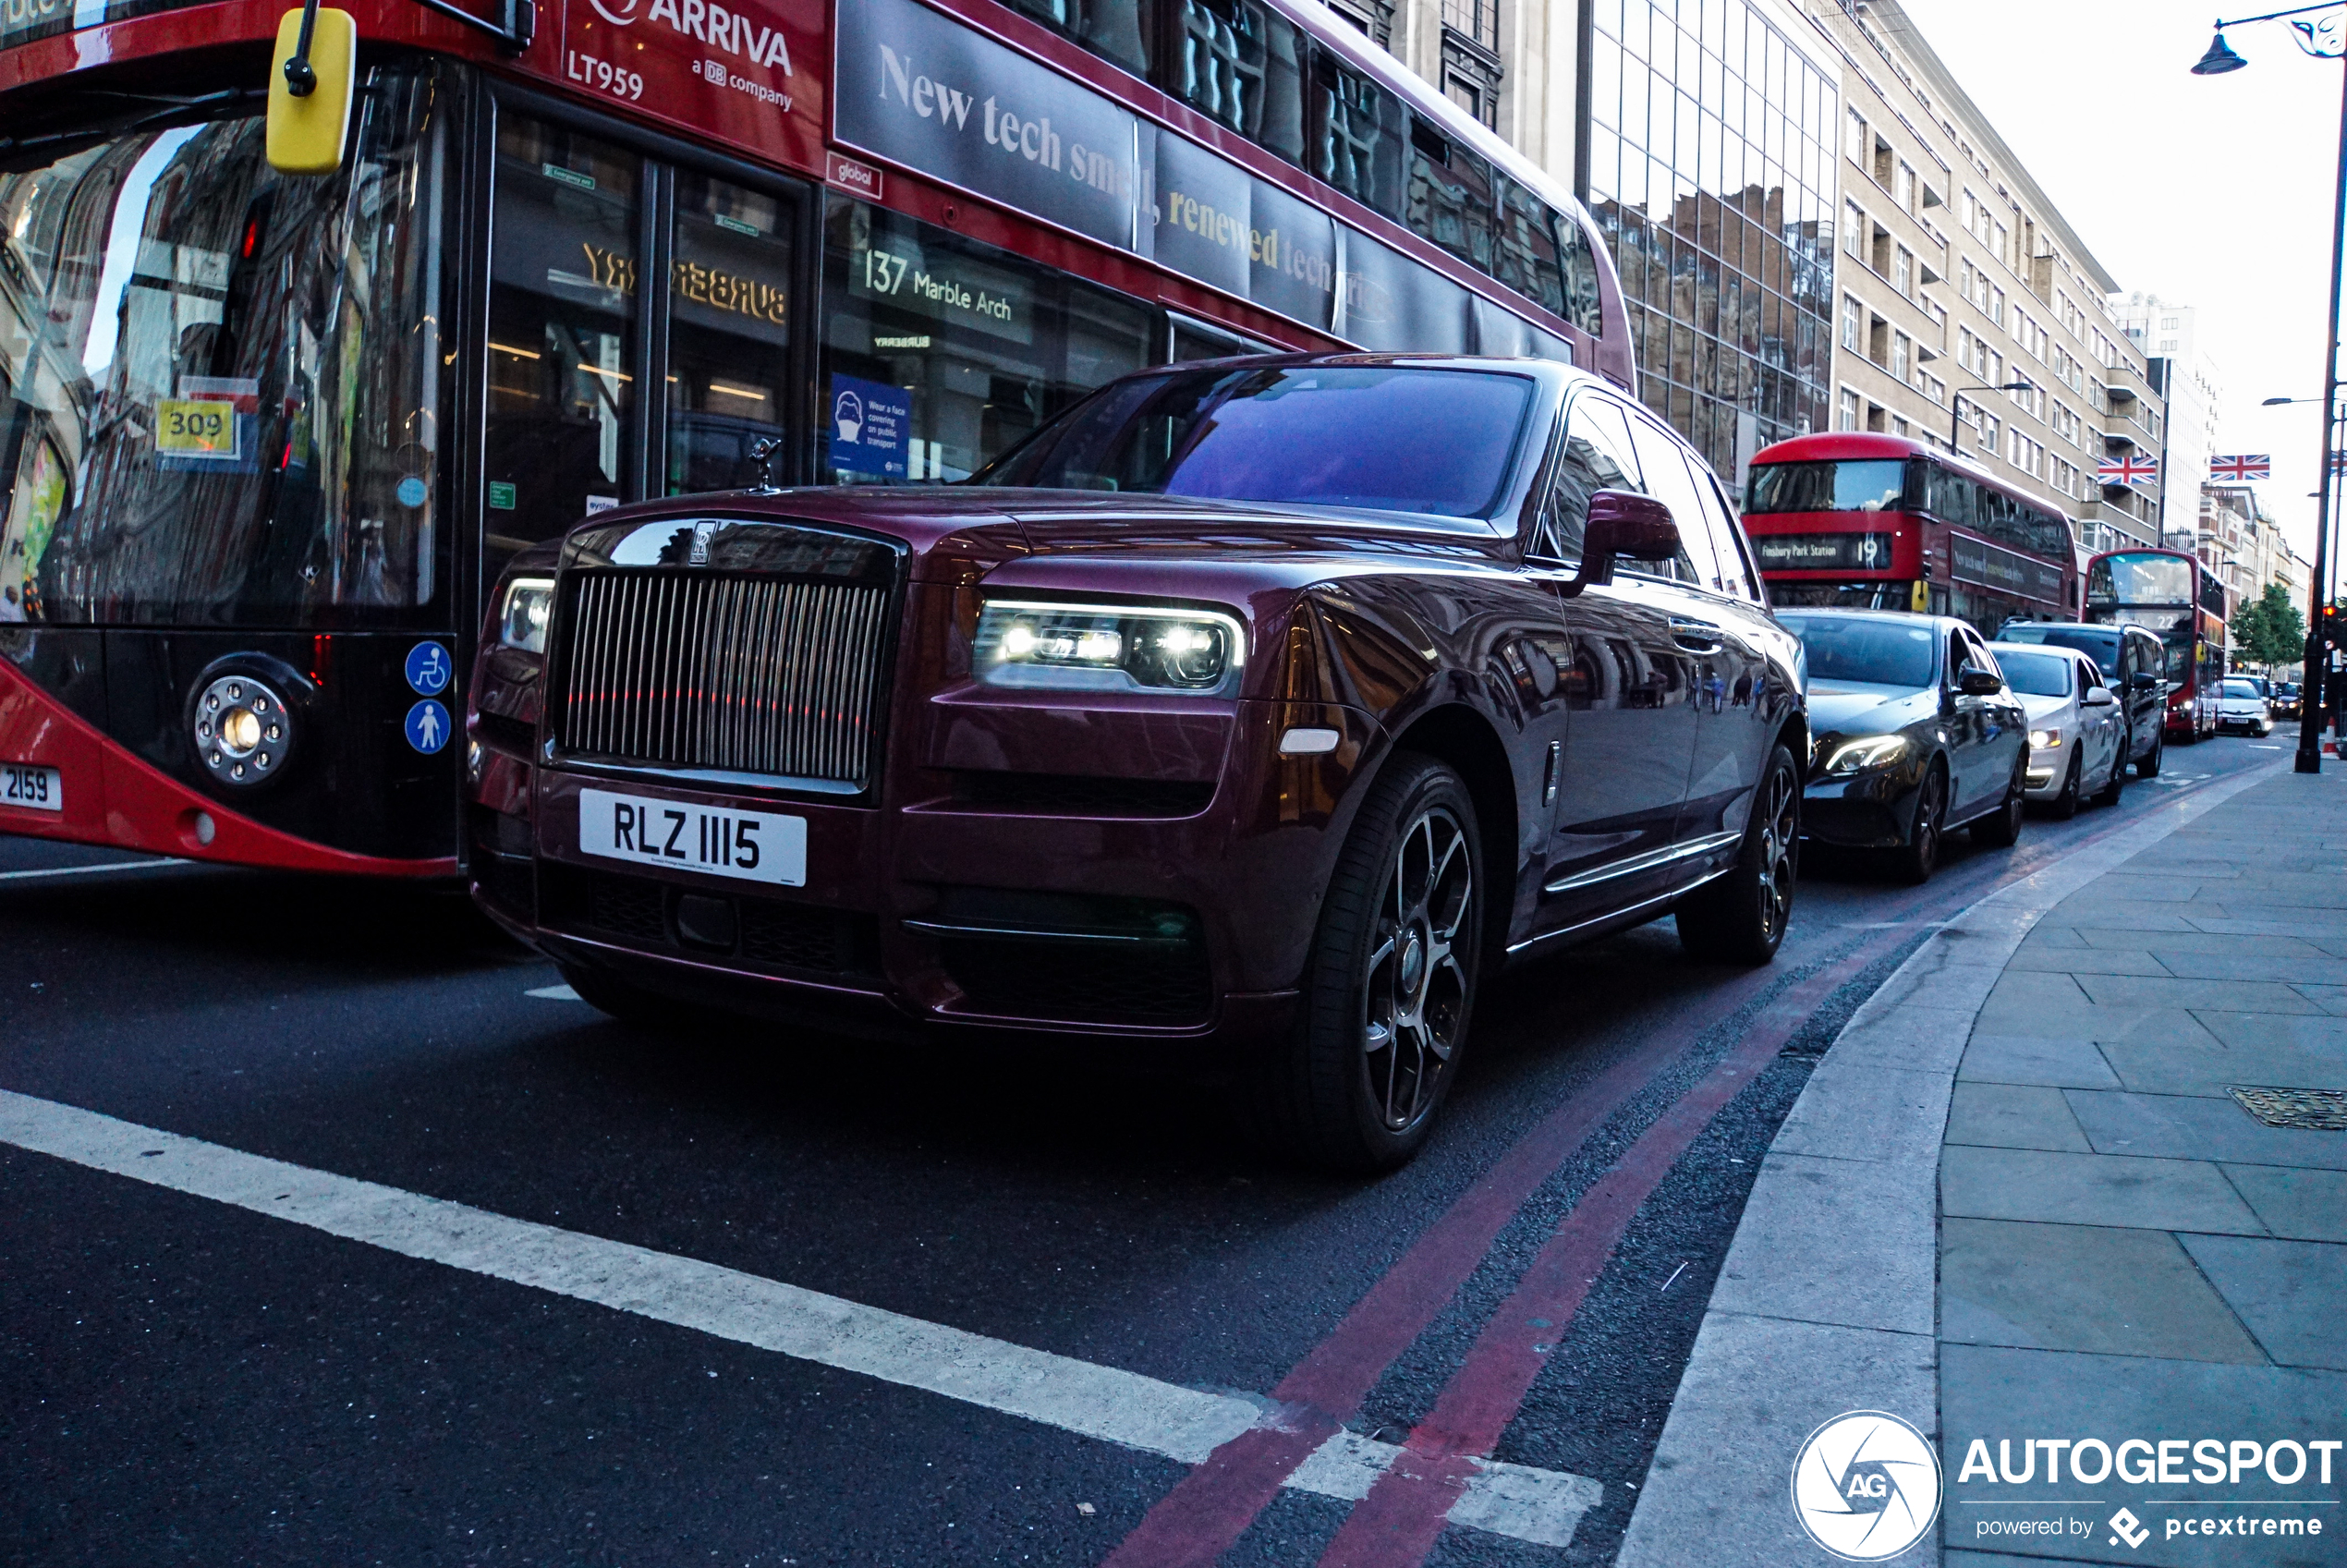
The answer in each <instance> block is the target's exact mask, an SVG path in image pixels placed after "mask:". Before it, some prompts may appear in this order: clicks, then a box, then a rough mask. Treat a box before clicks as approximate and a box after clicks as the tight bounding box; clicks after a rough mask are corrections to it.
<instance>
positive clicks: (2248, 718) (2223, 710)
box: [2217, 675, 2274, 735]
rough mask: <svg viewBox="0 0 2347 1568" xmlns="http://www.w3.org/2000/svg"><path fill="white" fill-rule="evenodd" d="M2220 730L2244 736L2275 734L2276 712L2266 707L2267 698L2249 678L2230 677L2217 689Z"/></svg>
mask: <svg viewBox="0 0 2347 1568" xmlns="http://www.w3.org/2000/svg"><path fill="white" fill-rule="evenodd" d="M2217 727H2218V728H2219V730H2239V731H2240V732H2241V733H2242V734H2244V735H2271V734H2273V733H2274V714H2273V710H2272V709H2270V708H2268V707H2267V706H2266V694H2265V693H2264V692H2262V691H2259V690H2258V689H2257V683H2256V681H2255V680H2253V679H2252V678H2250V677H2249V676H2247V675H2227V676H2226V677H2225V678H2224V680H2223V682H2222V683H2221V684H2220V685H2219V687H2217Z"/></svg>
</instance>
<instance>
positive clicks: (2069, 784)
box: [2048, 747, 2086, 822]
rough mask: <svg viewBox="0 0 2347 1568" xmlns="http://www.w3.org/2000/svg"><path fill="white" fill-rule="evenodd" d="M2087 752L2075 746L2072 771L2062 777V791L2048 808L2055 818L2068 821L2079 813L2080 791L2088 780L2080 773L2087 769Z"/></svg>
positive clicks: (2072, 755)
mask: <svg viewBox="0 0 2347 1568" xmlns="http://www.w3.org/2000/svg"><path fill="white" fill-rule="evenodd" d="M2085 771H2086V754H2085V753H2084V752H2082V751H2080V750H2078V749H2077V748H2075V747H2073V748H2071V752H2070V771H2069V772H2066V773H2064V774H2063V775H2062V778H2061V794H2060V795H2057V796H2054V797H2053V804H2052V805H2051V806H2050V807H2049V808H2048V809H2049V810H2050V811H2052V813H2053V816H2054V820H2056V821H2058V822H2066V821H2068V820H2070V819H2071V818H2073V817H2075V816H2076V815H2077V814H2078V792H2079V791H2080V790H2082V789H2084V788H2085V787H2086V781H2085V780H2084V779H2082V778H2081V777H2080V776H2079V775H2080V774H2081V773H2082V772H2085Z"/></svg>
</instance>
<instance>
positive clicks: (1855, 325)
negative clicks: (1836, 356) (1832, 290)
mask: <svg viewBox="0 0 2347 1568" xmlns="http://www.w3.org/2000/svg"><path fill="white" fill-rule="evenodd" d="M1866 329H1867V308H1866V307H1865V306H1863V305H1861V304H1859V303H1858V297H1857V296H1856V295H1854V294H1845V295H1843V296H1842V347H1844V348H1847V349H1849V350H1850V351H1851V352H1852V353H1853V354H1859V353H1864V352H1865V351H1866V345H1865V334H1866ZM1843 428H1844V429H1847V428H1849V427H1847V426H1844V427H1843Z"/></svg>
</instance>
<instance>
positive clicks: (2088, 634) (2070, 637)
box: [1997, 626, 2119, 681]
mask: <svg viewBox="0 0 2347 1568" xmlns="http://www.w3.org/2000/svg"><path fill="white" fill-rule="evenodd" d="M1997 640H1998V641H1999V642H2034V643H2037V644H2039V645H2040V646H2043V647H2046V648H2070V649H2075V650H2077V651H2078V652H2081V653H2083V654H2085V655H2086V657H2087V658H2089V659H2092V660H2093V661H2094V662H2095V668H2096V669H2098V670H2100V671H2101V672H2102V678H2103V679H2105V680H2107V681H2109V680H2117V679H2118V678H2119V634H2118V633H2117V632H2115V631H2103V630H2101V629H2099V628H2098V627H2095V626H2007V627H2005V628H2004V629H2003V630H2002V631H2000V632H1999V633H1998V634H1997ZM1998 662H1999V663H2000V664H2001V663H2002V662H2003V661H2002V660H2001V659H2000V660H1999V661H1998Z"/></svg>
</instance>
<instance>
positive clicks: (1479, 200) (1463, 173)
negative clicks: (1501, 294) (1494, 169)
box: [1403, 124, 1492, 273]
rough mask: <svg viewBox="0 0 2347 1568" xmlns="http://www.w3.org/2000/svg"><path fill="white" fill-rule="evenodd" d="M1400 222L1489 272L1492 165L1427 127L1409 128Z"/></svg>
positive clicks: (1422, 236) (1423, 237)
mask: <svg viewBox="0 0 2347 1568" xmlns="http://www.w3.org/2000/svg"><path fill="white" fill-rule="evenodd" d="M1403 221H1404V222H1405V224H1406V225H1408V226H1409V229H1410V232H1411V233H1413V234H1415V235H1417V237H1419V238H1421V239H1425V240H1429V241H1431V242H1432V243H1434V244H1436V245H1439V246H1441V248H1442V249H1445V250H1448V251H1449V252H1450V253H1451V254H1452V255H1453V256H1456V257H1458V258H1460V259H1461V260H1463V261H1470V262H1472V263H1474V264H1475V265H1476V266H1477V267H1478V268H1480V269H1482V270H1483V271H1484V272H1487V273H1488V272H1490V270H1491V226H1492V225H1491V165H1490V164H1487V163H1485V162H1484V161H1483V160H1482V159H1481V158H1479V157H1478V156H1477V155H1476V154H1474V153H1473V152H1468V151H1467V150H1466V149H1465V148H1464V147H1458V146H1453V144H1452V143H1451V142H1450V141H1449V140H1447V139H1446V138H1444V137H1443V136H1441V135H1440V134H1439V133H1437V132H1436V131H1435V130H1434V129H1433V128H1431V127H1429V126H1427V125H1424V124H1420V125H1418V126H1416V127H1414V128H1413V129H1412V132H1411V138H1410V188H1409V205H1408V208H1407V211H1406V212H1405V214H1404V218H1403Z"/></svg>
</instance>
